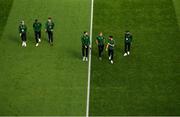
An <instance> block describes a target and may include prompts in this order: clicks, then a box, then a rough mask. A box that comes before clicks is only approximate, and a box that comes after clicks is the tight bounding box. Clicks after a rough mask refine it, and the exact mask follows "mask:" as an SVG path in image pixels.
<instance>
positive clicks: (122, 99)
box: [90, 0, 180, 116]
mask: <svg viewBox="0 0 180 117" xmlns="http://www.w3.org/2000/svg"><path fill="white" fill-rule="evenodd" d="M93 26H94V29H93V30H94V32H93V37H94V38H93V40H95V38H96V35H97V34H98V32H100V31H103V32H104V34H105V37H108V36H109V35H113V36H114V39H115V41H116V47H115V48H116V49H115V60H114V61H115V64H114V65H111V64H110V63H109V61H108V60H107V59H108V57H107V53H104V59H103V61H99V60H98V57H97V55H98V53H97V47H96V45H95V43H94V45H93V52H92V53H93V58H92V77H91V98H90V114H91V115H94V116H95V115H96V116H97V115H103V116H104V115H109V116H110V115H180V111H179V110H180V93H179V91H180V86H179V83H180V79H179V76H180V73H179V66H180V65H179V61H178V60H179V57H180V55H179V48H178V47H179V45H180V41H179V38H180V32H179V27H178V22H177V18H176V14H175V9H174V5H173V2H172V0H95V5H94V25H93ZM126 30H130V31H131V32H132V33H133V36H134V40H133V45H132V52H131V55H130V56H128V57H123V44H124V43H123V36H124V31H126Z"/></svg>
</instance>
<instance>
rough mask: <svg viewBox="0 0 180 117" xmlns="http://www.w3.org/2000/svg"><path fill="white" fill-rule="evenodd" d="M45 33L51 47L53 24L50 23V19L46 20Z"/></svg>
mask: <svg viewBox="0 0 180 117" xmlns="http://www.w3.org/2000/svg"><path fill="white" fill-rule="evenodd" d="M45 31H46V32H47V34H48V40H49V43H50V44H51V45H53V31H54V22H53V21H52V19H51V17H49V18H48V21H47V22H46V29H45Z"/></svg>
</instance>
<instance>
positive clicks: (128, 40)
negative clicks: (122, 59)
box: [124, 31, 133, 56]
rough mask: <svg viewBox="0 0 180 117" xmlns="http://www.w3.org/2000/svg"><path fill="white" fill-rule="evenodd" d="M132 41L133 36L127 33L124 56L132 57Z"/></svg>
mask: <svg viewBox="0 0 180 117" xmlns="http://www.w3.org/2000/svg"><path fill="white" fill-rule="evenodd" d="M132 39H133V38H132V34H131V33H130V32H129V31H126V32H125V36H124V51H125V53H124V56H127V55H130V49H131V44H132Z"/></svg>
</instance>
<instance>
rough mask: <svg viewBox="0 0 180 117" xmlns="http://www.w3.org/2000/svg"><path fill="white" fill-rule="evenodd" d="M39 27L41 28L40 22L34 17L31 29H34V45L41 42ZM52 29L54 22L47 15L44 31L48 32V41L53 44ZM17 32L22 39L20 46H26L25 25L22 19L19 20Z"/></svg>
mask: <svg viewBox="0 0 180 117" xmlns="http://www.w3.org/2000/svg"><path fill="white" fill-rule="evenodd" d="M41 29H42V24H41V23H40V22H39V21H38V20H37V19H36V20H35V21H34V23H33V30H34V34H35V39H36V47H37V46H39V43H40V42H41ZM53 29H54V22H53V21H52V19H51V18H50V17H49V18H48V20H47V22H46V24H45V31H46V32H47V34H48V39H49V43H50V44H51V45H53ZM19 34H20V37H21V39H22V47H26V45H27V43H26V42H27V26H26V25H25V22H24V21H21V23H20V25H19Z"/></svg>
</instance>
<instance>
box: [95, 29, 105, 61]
mask: <svg viewBox="0 0 180 117" xmlns="http://www.w3.org/2000/svg"><path fill="white" fill-rule="evenodd" d="M104 43H105V38H104V36H103V33H102V32H100V33H99V36H97V38H96V44H97V45H98V51H99V60H102V53H103V51H104Z"/></svg>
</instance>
